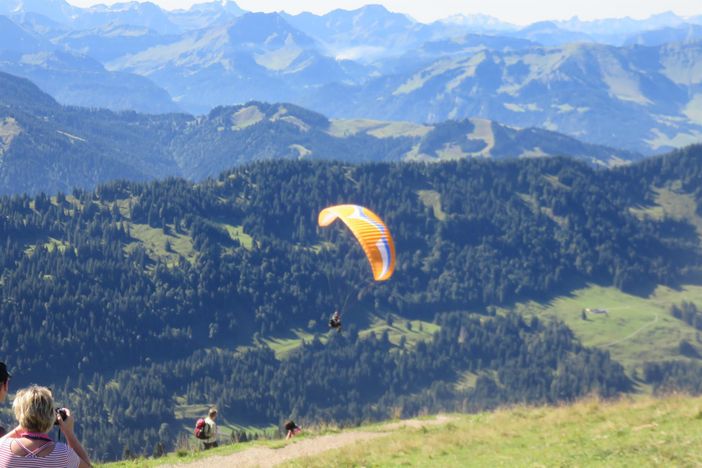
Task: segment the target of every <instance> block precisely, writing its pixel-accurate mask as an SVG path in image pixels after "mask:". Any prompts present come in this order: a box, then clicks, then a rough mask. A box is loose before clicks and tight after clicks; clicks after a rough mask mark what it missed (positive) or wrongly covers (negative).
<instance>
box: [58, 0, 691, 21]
mask: <svg viewBox="0 0 702 468" xmlns="http://www.w3.org/2000/svg"><path fill="white" fill-rule="evenodd" d="M67 1H68V3H71V4H73V5H76V6H81V7H85V6H90V5H94V4H97V3H103V4H112V3H117V0H101V1H100V0H67ZM120 1H127V0H120ZM139 1H145V0H139ZM150 1H152V2H153V3H156V4H158V5H159V6H161V7H162V8H164V9H167V10H174V9H179V8H181V9H187V8H189V7H190V6H191V5H192V4H194V3H203V2H204V1H205V0H150ZM236 3H237V4H238V5H239V6H240V7H241V8H243V9H244V10H248V11H264V12H271V11H281V10H284V11H287V12H288V13H292V14H295V13H299V12H301V11H309V12H312V13H316V14H324V13H327V12H329V11H331V10H334V9H336V8H342V9H346V10H352V9H356V8H359V7H361V6H363V5H366V4H369V3H375V4H382V5H384V6H385V7H386V8H387V9H388V10H390V11H395V12H400V13H406V14H408V15H410V16H412V17H413V18H415V19H416V20H418V21H423V22H430V21H434V20H437V19H440V18H445V17H447V16H450V15H454V14H461V13H462V14H477V13H482V14H486V15H490V16H494V17H496V18H499V19H501V20H503V21H507V22H509V23H513V24H519V25H526V24H530V23H533V22H536V21H542V20H547V19H552V20H557V19H569V18H572V17H573V16H578V17H580V19H583V20H591V19H598V18H621V17H624V16H630V17H632V18H636V19H643V18H647V17H649V16H651V15H654V14H657V13H662V12H665V11H673V12H674V13H676V14H678V15H680V16H696V15H702V0H665V1H663V0H489V1H485V0H367V1H363V0H295V1H294V2H291V1H290V0H236Z"/></svg>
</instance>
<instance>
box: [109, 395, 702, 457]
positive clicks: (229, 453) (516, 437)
mask: <svg viewBox="0 0 702 468" xmlns="http://www.w3.org/2000/svg"><path fill="white" fill-rule="evenodd" d="M700 420H702V398H692V397H688V396H681V395H673V396H668V397H665V398H660V399H656V398H652V397H638V398H635V399H622V400H620V401H614V402H604V401H600V400H597V399H586V400H583V401H580V402H577V403H575V404H572V405H565V406H560V407H525V406H515V407H512V408H506V409H501V410H498V411H495V412H491V413H478V414H471V415H466V414H451V415H445V416H442V417H440V418H423V419H420V420H416V421H411V422H408V423H404V424H402V423H399V424H375V425H372V426H363V427H360V428H356V429H352V430H345V431H338V430H331V431H330V430H329V428H324V430H320V429H312V430H308V431H306V434H305V435H304V436H303V437H302V438H298V439H295V440H293V441H292V442H284V441H265V442H254V443H245V444H236V445H232V446H227V447H222V448H220V449H218V450H216V451H212V452H208V453H206V454H205V453H203V452H188V451H185V450H183V451H181V452H180V454H172V455H169V456H167V457H165V458H163V459H160V460H137V461H131V462H121V463H113V464H107V465H104V466H105V467H146V466H162V465H164V464H172V463H177V462H179V461H192V460H200V463H208V460H210V461H211V460H212V459H211V458H207V457H211V456H213V455H216V456H218V457H223V458H217V465H218V466H247V465H246V460H247V451H249V449H254V448H255V449H256V450H257V451H258V452H257V453H258V455H259V456H260V457H261V458H259V459H258V461H259V462H261V461H263V460H273V459H275V460H280V459H282V460H285V461H286V465H287V466H299V467H330V466H331V467H336V466H406V465H409V466H442V467H447V466H456V467H458V466H461V467H464V466H510V467H512V466H607V467H615V466H637V465H640V466H650V465H656V466H698V465H699V464H700V463H702V455H701V454H700V453H699V450H697V445H698V441H699V439H700V437H702V425H700V423H699V422H700ZM323 434H324V435H323ZM354 435H356V436H357V437H353V436H354ZM322 441H323V444H321V443H322ZM332 444H334V445H337V447H335V448H334V449H333V450H326V451H323V450H324V449H323V448H319V445H322V446H323V447H325V446H326V447H331V446H332ZM315 445H316V446H317V447H314V446H315ZM338 445H340V446H338ZM264 447H267V448H268V449H269V450H265V449H264ZM320 452H321V453H320ZM305 453H309V456H305ZM296 454H301V455H302V456H295V455H296ZM205 455H207V457H206V456H205Z"/></svg>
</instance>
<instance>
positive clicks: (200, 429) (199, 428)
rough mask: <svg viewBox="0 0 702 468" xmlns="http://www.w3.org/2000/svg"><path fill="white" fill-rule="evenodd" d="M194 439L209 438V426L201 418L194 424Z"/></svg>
mask: <svg viewBox="0 0 702 468" xmlns="http://www.w3.org/2000/svg"><path fill="white" fill-rule="evenodd" d="M195 437H196V438H198V439H209V438H210V425H209V424H207V423H206V422H205V420H204V419H202V418H200V419H198V420H197V422H196V423H195Z"/></svg>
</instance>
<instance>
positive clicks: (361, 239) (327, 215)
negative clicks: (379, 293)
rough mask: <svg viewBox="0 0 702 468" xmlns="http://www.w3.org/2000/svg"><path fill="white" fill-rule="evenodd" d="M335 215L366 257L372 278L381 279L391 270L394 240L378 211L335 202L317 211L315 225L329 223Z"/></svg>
mask: <svg viewBox="0 0 702 468" xmlns="http://www.w3.org/2000/svg"><path fill="white" fill-rule="evenodd" d="M337 219H340V220H341V221H343V222H344V224H346V226H347V227H348V228H349V229H350V230H351V232H352V233H353V235H354V236H355V237H356V239H357V240H358V243H359V244H361V247H362V248H363V251H364V252H365V253H366V257H368V262H369V263H370V266H371V270H373V278H374V279H375V280H376V281H385V280H387V279H389V278H390V277H391V276H392V273H393V271H394V270H395V242H394V241H393V239H392V236H391V235H390V231H389V230H388V227H387V226H386V225H385V223H384V222H383V220H381V219H380V218H379V217H378V215H376V214H375V213H373V212H372V211H371V210H369V209H368V208H364V207H362V206H359V205H336V206H330V207H328V208H324V209H323V210H322V211H320V213H319V220H318V221H319V225H320V226H322V227H326V226H329V225H330V224H332V223H333V222H334V221H336V220H337Z"/></svg>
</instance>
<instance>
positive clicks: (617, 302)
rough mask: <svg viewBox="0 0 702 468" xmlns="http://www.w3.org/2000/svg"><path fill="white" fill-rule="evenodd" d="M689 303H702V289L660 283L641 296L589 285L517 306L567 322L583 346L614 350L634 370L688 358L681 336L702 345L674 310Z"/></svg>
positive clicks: (517, 308) (518, 308)
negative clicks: (681, 346)
mask: <svg viewBox="0 0 702 468" xmlns="http://www.w3.org/2000/svg"><path fill="white" fill-rule="evenodd" d="M683 301H688V302H692V303H695V304H699V305H702V287H700V286H694V285H685V286H681V287H680V288H678V289H672V288H669V287H665V286H659V287H658V288H656V289H655V291H654V292H653V293H652V294H651V295H650V296H648V297H641V296H636V295H632V294H627V293H625V292H622V291H620V290H618V289H616V288H612V287H603V286H597V285H589V286H587V287H584V288H581V289H576V290H574V291H572V292H571V293H570V294H568V295H565V296H560V297H557V298H555V299H553V300H551V301H549V302H545V303H544V302H534V301H530V302H524V303H520V304H518V305H517V306H516V310H517V311H519V312H520V313H523V314H526V315H536V316H538V317H547V316H550V317H556V318H558V319H560V320H562V321H563V322H565V323H566V324H567V325H568V327H570V328H571V329H572V330H573V331H574V332H575V334H576V335H577V336H578V338H579V339H580V340H581V341H582V342H583V344H585V345H587V346H595V347H598V348H601V349H606V350H608V351H609V352H610V353H611V354H612V357H614V358H615V359H616V360H617V361H619V362H620V363H622V364H623V365H624V366H625V367H626V368H627V369H628V370H629V371H633V370H634V369H638V368H639V367H640V366H641V365H642V363H644V362H646V361H661V360H667V359H688V358H686V357H684V356H681V355H680V353H679V351H678V344H679V343H680V341H681V340H687V341H689V342H690V343H694V344H695V345H696V346H697V347H699V348H702V345H700V344H699V343H698V341H697V336H698V332H697V331H696V330H695V329H694V328H693V327H691V326H689V325H688V324H686V323H685V322H683V321H681V320H678V319H676V318H674V317H672V316H671V314H670V307H671V306H672V305H673V304H680V303H681V302H683ZM586 309H591V311H590V312H588V311H586V312H585V316H586V319H583V316H582V311H583V310H586ZM593 309H599V311H600V312H595V311H592V310H593ZM605 311H606V313H605Z"/></svg>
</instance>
